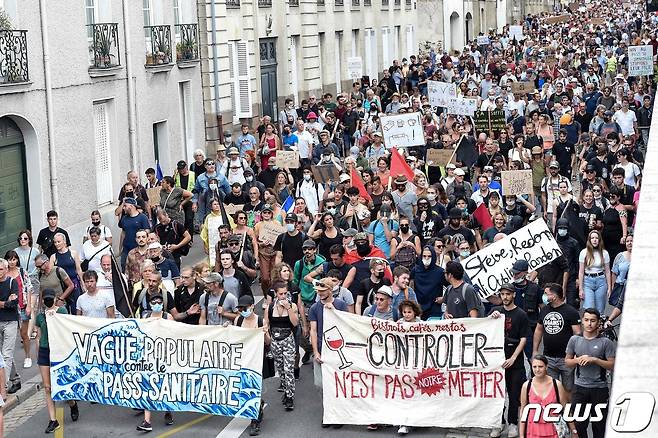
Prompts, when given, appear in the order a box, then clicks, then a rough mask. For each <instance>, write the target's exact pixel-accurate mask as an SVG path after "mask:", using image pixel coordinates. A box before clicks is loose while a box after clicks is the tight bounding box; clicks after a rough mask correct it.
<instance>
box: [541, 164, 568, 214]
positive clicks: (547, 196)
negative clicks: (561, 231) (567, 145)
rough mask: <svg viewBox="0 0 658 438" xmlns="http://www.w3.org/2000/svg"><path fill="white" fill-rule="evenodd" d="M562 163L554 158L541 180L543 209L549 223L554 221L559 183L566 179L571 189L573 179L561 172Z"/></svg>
mask: <svg viewBox="0 0 658 438" xmlns="http://www.w3.org/2000/svg"><path fill="white" fill-rule="evenodd" d="M559 172H560V163H558V162H557V161H555V160H553V161H551V162H550V163H549V164H548V175H547V176H546V177H544V179H543V180H542V182H541V187H540V190H541V210H542V212H543V215H544V220H545V221H547V222H548V223H549V224H550V223H553V222H552V217H553V201H554V200H555V199H557V198H558V197H559V196H560V189H559V185H560V183H561V182H563V181H565V182H566V183H567V188H568V191H569V192H570V191H571V181H569V179H568V178H566V177H565V176H563V175H560V174H559Z"/></svg>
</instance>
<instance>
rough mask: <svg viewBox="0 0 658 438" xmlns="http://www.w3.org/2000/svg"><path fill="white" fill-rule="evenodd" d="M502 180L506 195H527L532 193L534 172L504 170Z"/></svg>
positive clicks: (501, 174) (501, 173)
mask: <svg viewBox="0 0 658 438" xmlns="http://www.w3.org/2000/svg"><path fill="white" fill-rule="evenodd" d="M500 178H501V180H502V185H503V193H504V194H505V195H510V196H511V195H527V194H529V193H532V192H533V190H532V170H503V171H502V172H500Z"/></svg>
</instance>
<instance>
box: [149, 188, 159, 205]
mask: <svg viewBox="0 0 658 438" xmlns="http://www.w3.org/2000/svg"><path fill="white" fill-rule="evenodd" d="M160 190H162V187H153V188H151V189H146V196H148V197H149V204H151V205H152V206H159V205H160Z"/></svg>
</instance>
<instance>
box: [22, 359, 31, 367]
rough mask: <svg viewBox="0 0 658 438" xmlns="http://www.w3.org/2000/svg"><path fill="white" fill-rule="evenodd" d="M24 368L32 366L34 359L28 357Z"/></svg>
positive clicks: (24, 362)
mask: <svg viewBox="0 0 658 438" xmlns="http://www.w3.org/2000/svg"><path fill="white" fill-rule="evenodd" d="M23 368H32V359H30V358H29V357H26V358H25V360H24V361H23Z"/></svg>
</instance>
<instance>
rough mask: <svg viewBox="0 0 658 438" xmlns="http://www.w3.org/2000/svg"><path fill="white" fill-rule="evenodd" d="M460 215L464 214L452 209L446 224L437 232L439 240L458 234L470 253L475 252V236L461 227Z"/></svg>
mask: <svg viewBox="0 0 658 438" xmlns="http://www.w3.org/2000/svg"><path fill="white" fill-rule="evenodd" d="M462 213H464V212H463V211H462V210H461V209H460V208H458V207H453V208H451V209H450V212H449V213H448V224H447V225H446V226H445V227H444V228H443V229H442V230H441V231H439V235H438V236H437V237H439V238H440V239H443V238H444V237H445V236H450V237H454V236H456V235H457V234H460V235H461V236H462V237H463V238H464V239H466V241H467V242H468V244H469V245H470V247H471V251H473V252H474V251H475V249H476V248H475V234H473V231H471V230H470V229H469V228H467V227H465V226H463V225H462ZM454 250H456V248H454Z"/></svg>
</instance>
